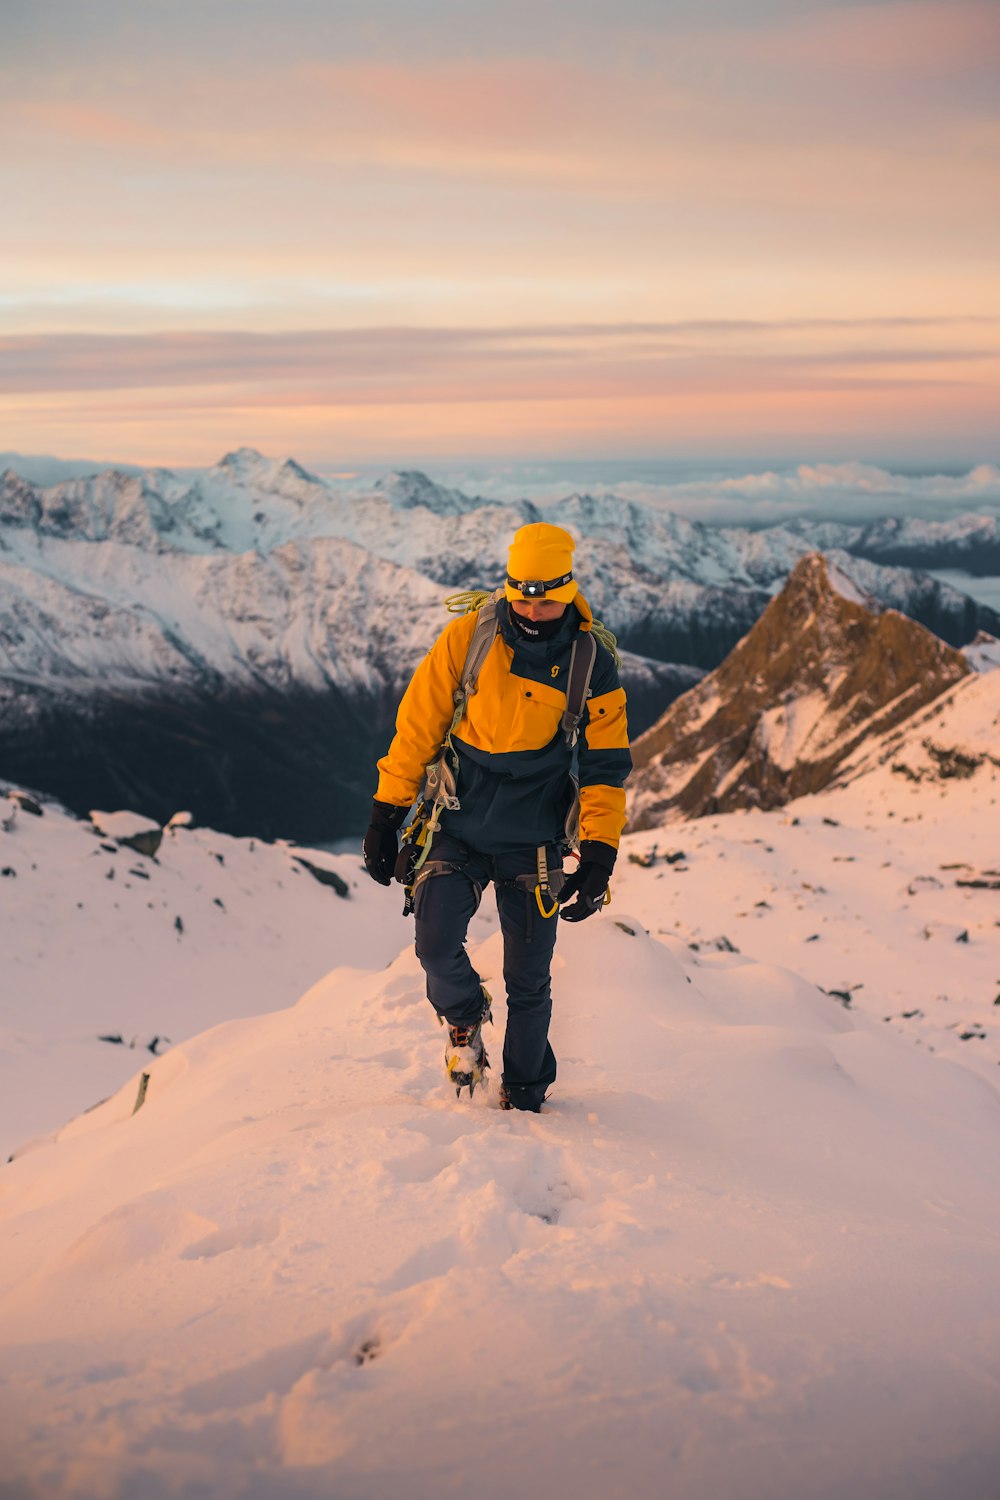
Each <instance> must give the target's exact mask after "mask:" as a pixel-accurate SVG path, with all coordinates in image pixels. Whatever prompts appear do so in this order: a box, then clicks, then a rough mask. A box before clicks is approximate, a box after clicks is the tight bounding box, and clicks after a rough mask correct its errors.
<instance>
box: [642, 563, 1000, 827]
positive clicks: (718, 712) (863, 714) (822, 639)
mask: <svg viewBox="0 0 1000 1500" xmlns="http://www.w3.org/2000/svg"><path fill="white" fill-rule="evenodd" d="M970 670H971V669H970V667H969V664H968V663H967V661H966V660H965V658H964V656H963V655H962V654H961V652H959V651H956V650H954V649H953V648H952V647H950V646H947V645H946V644H945V643H944V642H943V641H940V640H938V639H937V637H935V636H933V635H931V634H930V632H929V631H927V630H925V629H924V628H923V627H922V626H920V625H917V624H916V623H915V622H914V621H912V620H909V619H907V618H906V617H905V616H904V615H901V614H898V613H897V612H896V611H895V610H886V611H880V610H879V607H878V605H877V604H876V602H875V601H874V600H873V599H871V598H870V597H867V596H865V595H864V594H862V593H861V591H860V590H859V589H858V588H857V587H856V585H855V584H854V583H852V582H851V580H849V579H847V578H846V577H845V576H844V575H842V574H841V573H840V572H839V571H838V570H837V569H836V568H835V567H834V566H833V565H832V564H830V562H829V561H828V559H825V558H824V557H823V556H821V555H820V554H818V553H814V554H811V555H809V556H808V557H804V558H803V559H802V560H801V562H799V563H798V565H797V566H796V568H795V569H794V571H793V572H792V574H791V577H790V578H789V580H788V583H787V584H786V585H785V588H784V589H783V590H782V592H781V593H780V594H779V595H778V596H777V598H775V599H773V600H772V601H771V603H770V604H769V606H768V608H767V609H766V610H765V612H764V614H763V615H762V617H761V618H760V620H759V621H758V622H757V624H756V625H755V626H754V627H753V629H752V630H751V631H750V632H749V634H748V635H747V636H746V637H745V638H744V639H743V640H742V641H741V642H740V643H739V645H738V646H737V647H736V649H735V650H734V651H732V652H731V653H730V655H729V656H728V657H727V658H726V660H725V661H724V662H723V663H722V665H721V666H720V667H718V668H717V669H716V670H715V671H714V672H712V673H711V674H710V675H709V676H708V677H706V678H704V679H703V681H702V682H700V683H699V684H698V686H697V687H695V688H693V689H692V690H691V691H690V692H689V693H686V694H684V696H683V697H681V698H679V699H678V700H677V701H676V702H675V703H674V704H672V705H671V707H670V708H669V709H668V710H667V712H666V713H665V714H664V715H663V717H662V718H661V719H660V721H659V722H658V723H657V724H656V725H654V727H653V728H652V729H650V730H648V731H647V732H646V733H645V734H644V735H642V736H640V738H639V739H638V740H637V741H636V742H635V744H634V746H633V756H634V759H635V763H636V771H635V773H634V774H633V778H632V782H631V788H630V790H631V801H632V809H633V812H632V824H631V826H632V827H633V828H634V829H642V828H649V827H653V826H655V825H656V824H658V823H660V822H662V821H663V820H664V818H669V817H670V816H671V815H672V816H674V817H681V816H686V817H701V816H704V815H706V814H710V813H718V812H731V811H734V810H735V809H737V808H746V807H762V808H771V807H779V806H781V805H782V804H784V803H786V802H788V801H790V800H791V799H792V798H794V797H800V796H803V795H805V794H807V793H810V792H818V791H820V790H822V789H823V788H824V787H825V786H828V785H829V784H830V782H831V781H832V780H833V779H834V775H835V773H836V771H837V768H838V767H839V766H840V765H841V764H842V763H843V761H844V760H845V759H846V757H847V756H849V755H850V754H851V753H852V751H853V750H854V749H855V748H856V747H857V746H858V745H859V744H860V743H861V742H862V741H863V740H864V739H866V738H867V737H868V736H871V735H880V734H884V733H886V732H887V731H888V730H890V729H892V728H893V726H894V725H896V724H898V723H900V722H902V721H903V720H905V719H906V718H908V717H909V716H910V715H911V714H913V713H915V712H916V711H917V710H919V709H920V708H922V707H923V706H924V705H926V704H927V703H929V702H930V701H931V700H933V699H934V698H936V697H938V696H939V694H941V693H942V692H944V691H945V690H946V689H947V688H949V687H950V686H952V685H953V684H954V683H956V682H958V681H959V680H960V679H961V678H963V677H965V676H968V675H969V673H970Z"/></svg>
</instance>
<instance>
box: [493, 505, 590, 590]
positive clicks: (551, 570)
mask: <svg viewBox="0 0 1000 1500" xmlns="http://www.w3.org/2000/svg"><path fill="white" fill-rule="evenodd" d="M575 546H576V543H575V542H574V540H573V538H572V537H571V536H570V534H569V532H568V531H563V529H562V527H561V526H550V525H549V524H548V522H547V521H536V522H534V523H533V524H532V525H530V526H522V527H521V529H520V530H519V531H515V533H514V540H513V541H512V542H511V544H510V554H509V558H508V562H507V583H506V588H505V592H506V595H507V598H508V599H539V600H545V601H546V602H548V601H550V600H554V601H555V602H556V603H557V604H568V603H569V601H570V600H571V599H575V598H576V595H577V592H578V586H577V584H576V583H575V582H574V580H573V549H574V547H575ZM549 585H551V587H550V586H549Z"/></svg>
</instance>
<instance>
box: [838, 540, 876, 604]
mask: <svg viewBox="0 0 1000 1500" xmlns="http://www.w3.org/2000/svg"><path fill="white" fill-rule="evenodd" d="M841 556H842V557H843V558H844V561H847V562H848V564H850V561H851V560H850V559H847V558H846V555H845V554H841ZM826 576H827V578H828V579H829V582H830V587H831V588H832V589H833V590H834V592H835V593H837V594H839V595H840V597H841V598H842V599H847V600H849V601H850V603H851V604H860V605H861V607H862V609H867V610H872V609H874V610H875V611H876V612H877V610H878V603H877V601H876V600H875V599H873V598H872V596H871V595H870V594H866V593H864V592H863V591H862V590H861V589H859V588H858V586H857V584H856V583H855V581H854V579H853V578H851V577H850V575H849V573H848V572H847V569H846V568H845V567H844V566H842V565H841V566H839V567H838V566H837V565H836V564H834V563H833V562H831V561H830V560H829V559H828V560H827V564H826Z"/></svg>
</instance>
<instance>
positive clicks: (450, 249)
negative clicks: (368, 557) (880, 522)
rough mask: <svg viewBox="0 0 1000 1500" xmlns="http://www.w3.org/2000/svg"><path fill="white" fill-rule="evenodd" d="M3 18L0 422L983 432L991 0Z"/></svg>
mask: <svg viewBox="0 0 1000 1500" xmlns="http://www.w3.org/2000/svg"><path fill="white" fill-rule="evenodd" d="M0 21H2V33H0V34H2V40H3V45H2V48H0V139H2V142H3V150H2V152H0V183H2V189H3V202H4V228H3V234H2V237H0V273H2V274H0V450H5V449H17V450H20V451H21V452H24V453H52V454H62V455H66V456H94V457H100V458H109V459H110V458H114V459H119V460H121V461H130V462H143V463H145V462H150V463H152V462H156V463H165V464H178V465H180V464H198V463H210V462H213V461H214V460H215V459H217V458H218V457H219V456H220V455H221V454H222V453H223V452H224V451H225V450H226V449H229V448H232V447H235V446H238V445H239V444H242V443H247V444H252V445H253V446H256V447H258V448H261V449H262V450H264V451H266V452H270V453H275V454H285V453H290V454H294V455H295V456H296V457H297V458H298V459H300V461H302V462H305V463H309V464H313V465H315V466H318V467H321V466H323V465H330V464H337V463H344V464H351V463H356V462H382V461H384V462H386V463H387V464H402V463H407V462H427V461H428V460H430V459H432V458H434V457H438V458H446V457H451V458H460V457H461V458H464V457H476V456H480V457H496V458H503V457H504V456H506V457H511V458H533V457H535V458H540V457H547V456H576V457H594V458H598V457H613V456H620V457H622V458H637V457H646V456H662V457H666V458H669V457H672V456H701V457H706V458H709V457H712V456H713V455H715V456H725V455H737V456H748V457H749V456H754V455H756V456H762V457H763V456H766V457H780V456H785V455H787V456H812V457H815V458H817V459H819V458H834V459H836V458H871V459H878V458H880V457H884V456H887V455H893V456H898V455H906V454H910V455H912V456H913V458H914V460H915V461H926V462H932V463H933V462H938V461H940V462H942V463H945V462H950V463H961V462H966V461H967V462H968V463H970V464H972V463H976V462H981V461H983V460H987V459H994V458H996V456H997V452H998V448H1000V444H998V442H997V430H998V422H997V413H998V410H1000V400H998V397H1000V295H998V292H1000V270H998V257H997V244H998V229H1000V173H998V157H1000V89H998V87H997V76H998V72H997V70H998V65H1000V5H997V4H996V3H995V0H887V3H860V4H838V3H829V0H826V3H810V0H615V3H614V4H610V3H597V0H574V3H569V0H565V3H563V0H558V3H553V4H545V3H544V0H532V3H530V4H528V3H521V0H506V3H503V4H500V3H492V0H491V3H477V0H419V3H417V0H364V3H359V0H283V3H282V4H280V5H279V4H277V3H276V0H270V3H267V4H264V3H260V0H199V3H195V0H144V3H142V4H139V3H137V0H131V3H128V4H126V3H122V0H87V3H86V4H81V3H79V0H4V4H3V5H2V6H0Z"/></svg>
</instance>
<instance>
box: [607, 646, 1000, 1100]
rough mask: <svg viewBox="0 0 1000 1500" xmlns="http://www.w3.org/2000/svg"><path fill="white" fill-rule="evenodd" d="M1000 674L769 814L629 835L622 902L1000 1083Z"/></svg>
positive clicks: (945, 701) (959, 692)
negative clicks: (808, 986) (776, 968)
mask: <svg viewBox="0 0 1000 1500" xmlns="http://www.w3.org/2000/svg"><path fill="white" fill-rule="evenodd" d="M998 827H1000V673H997V672H993V673H988V674H985V675H982V676H969V677H966V678H964V679H963V680H962V681H961V682H959V683H958V684H957V685H956V686H955V687H953V688H951V689H949V690H948V691H946V692H945V693H943V694H942V695H941V696H940V697H939V698H938V699H936V700H935V701H934V702H933V703H931V704H929V705H928V706H927V707H925V708H924V709H922V710H921V711H920V712H918V713H916V714H914V715H913V716H912V717H911V718H909V719H908V720H906V721H905V722H904V723H903V724H901V725H899V726H898V727H897V728H896V729H894V730H892V731H890V732H889V733H888V734H886V735H884V736H882V737H881V738H875V739H873V740H871V741H869V742H866V743H864V744H863V745H862V746H861V747H860V748H859V750H858V752H857V753H856V754H855V755H853V756H851V757H849V758H848V759H847V760H846V761H845V762H844V764H843V765H842V767H841V768H840V772H839V774H838V777H837V779H836V782H835V784H834V785H833V786H832V787H830V788H828V789H827V790H826V791H824V792H821V793H819V794H817V795H814V796H805V797H800V798H798V799H797V800H796V801H795V802H794V803H792V804H791V805H790V806H788V807H786V808H780V809H775V810H773V811H770V812H762V811H759V810H750V811H742V812H734V813H729V814H726V815H723V816H714V817H707V818H701V819H697V820H695V821H691V822H685V823H672V824H671V825H670V826H669V827H668V828H659V829H655V830H650V831H649V832H647V833H637V834H634V835H628V836H626V838H625V840H624V843H623V853H622V856H621V858H620V859H619V864H618V873H617V874H616V878H615V890H616V897H615V899H616V900H620V901H621V902H622V903H623V904H624V905H626V906H627V907H628V909H629V910H631V911H634V912H635V913H636V914H637V915H638V916H639V917H640V918H641V919H642V920H643V921H644V922H645V923H646V924H647V925H648V926H649V927H650V928H651V929H652V930H653V931H654V932H661V933H663V934H665V935H669V936H677V937H680V938H683V939H684V940H685V941H686V942H689V943H692V944H694V945H697V946H698V948H699V949H700V950H701V951H708V952H713V951H716V949H717V948H720V947H721V948H722V949H724V950H725V949H728V948H729V947H732V948H733V949H735V950H737V951H738V952H741V953H743V954H747V955H753V956H754V957H755V958H760V959H763V960H765V961H767V962H770V963H777V964H782V965H787V966H788V967H790V968H793V969H795V970H796V971H797V972H799V973H802V974H804V975H806V976H807V977H808V978H809V979H811V980H812V981H813V982H814V983H816V984H819V985H822V986H823V988H824V989H826V990H829V991H831V992H832V993H836V994H838V995H839V996H840V999H841V1002H842V1003H844V1004H848V1005H850V1006H851V1008H852V1010H853V1011H859V1012H861V1013H863V1014H865V1015H867V1016H869V1017H870V1018H871V1019H872V1020H873V1021H877V1022H881V1023H882V1024H886V1023H887V1024H889V1025H891V1026H892V1027H895V1028H898V1029H900V1030H902V1031H904V1032H905V1033H907V1034H908V1035H910V1036H911V1037H912V1038H913V1039H914V1040H917V1041H920V1042H921V1044H922V1045H923V1046H924V1047H926V1048H927V1049H928V1050H930V1051H932V1052H934V1053H935V1054H936V1055H938V1056H947V1057H950V1058H952V1059H954V1060H961V1061H962V1062H963V1063H965V1064H966V1065H967V1066H968V1067H972V1068H975V1069H977V1070H979V1071H981V1072H982V1074H983V1076H984V1077H987V1078H989V1079H991V1080H993V1082H994V1083H1000V968H998V966H997V952H998V947H1000V859H998V857H997V851H998V848H1000V842H998V839H997V829H998Z"/></svg>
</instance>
